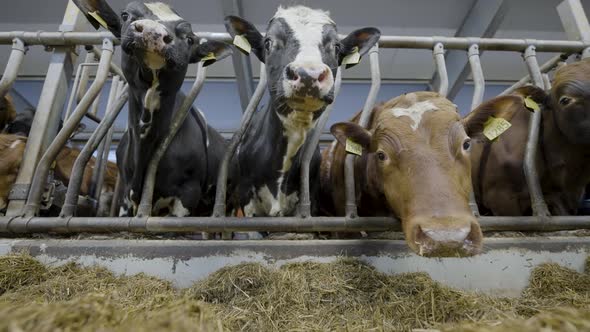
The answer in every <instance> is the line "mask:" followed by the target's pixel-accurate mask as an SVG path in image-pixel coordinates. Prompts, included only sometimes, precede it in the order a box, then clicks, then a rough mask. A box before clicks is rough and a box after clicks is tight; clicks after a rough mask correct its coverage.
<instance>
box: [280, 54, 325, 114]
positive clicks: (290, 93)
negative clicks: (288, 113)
mask: <svg viewBox="0 0 590 332" xmlns="http://www.w3.org/2000/svg"><path fill="white" fill-rule="evenodd" d="M333 90H334V77H333V75H332V70H331V69H330V67H328V66H326V65H325V64H323V63H321V64H315V63H295V62H292V63H290V64H288V65H287V66H286V67H285V72H284V73H283V92H284V96H285V98H286V99H287V105H289V107H291V108H292V109H294V110H302V111H317V110H320V109H321V108H323V107H325V106H326V105H329V104H331V103H332V102H333V101H334V91H333Z"/></svg>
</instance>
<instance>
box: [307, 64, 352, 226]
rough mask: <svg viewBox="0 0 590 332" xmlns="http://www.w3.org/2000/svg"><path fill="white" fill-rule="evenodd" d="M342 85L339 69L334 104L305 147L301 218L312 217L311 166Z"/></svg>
mask: <svg viewBox="0 0 590 332" xmlns="http://www.w3.org/2000/svg"><path fill="white" fill-rule="evenodd" d="M341 83H342V68H341V67H338V69H337V71H336V80H335V81H334V101H333V102H332V104H330V105H328V107H326V109H325V110H324V113H322V115H321V116H320V118H319V119H318V122H317V124H316V126H315V128H314V130H313V133H312V134H311V138H310V139H309V141H308V142H307V143H308V144H307V145H305V147H304V149H303V160H302V161H301V192H300V194H299V209H298V215H299V216H300V217H301V218H307V217H309V216H311V201H310V198H309V164H310V163H311V159H312V158H313V155H314V152H315V151H316V148H317V146H318V143H319V142H320V137H321V136H322V130H324V127H325V126H326V122H328V118H329V117H330V112H331V111H332V108H333V107H334V104H335V103H336V98H337V97H338V93H339V92H340V84H341Z"/></svg>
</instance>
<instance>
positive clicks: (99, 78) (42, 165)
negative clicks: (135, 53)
mask: <svg viewBox="0 0 590 332" xmlns="http://www.w3.org/2000/svg"><path fill="white" fill-rule="evenodd" d="M112 57H113V43H112V42H111V40H110V39H105V40H104V42H103V55H102V58H101V59H100V62H99V66H98V70H97V74H96V79H95V80H94V82H93V83H92V85H91V86H90V89H88V92H87V93H86V95H85V96H84V98H82V101H81V102H80V104H78V106H77V107H76V110H75V111H74V113H73V114H72V116H71V117H70V118H69V119H68V121H66V123H65V124H64V127H63V128H62V130H60V132H59V133H58V134H57V136H56V137H55V139H54V140H53V142H51V145H49V147H48V148H47V151H45V154H43V157H41V159H40V160H39V165H38V166H37V169H36V170H35V176H34V177H33V181H32V183H31V188H30V189H29V196H28V199H27V203H26V205H25V210H24V214H25V215H27V216H30V217H32V216H34V215H36V214H37V212H38V211H39V202H40V201H41V195H42V194H43V187H44V184H45V182H46V180H47V179H46V178H47V173H48V172H49V166H50V165H51V163H52V162H53V160H55V157H56V156H57V154H58V153H59V151H60V150H61V148H62V147H63V145H64V144H65V143H66V141H67V139H68V138H69V137H70V135H71V134H72V133H73V132H74V130H75V129H76V127H77V126H78V124H79V123H80V120H81V119H82V117H83V116H84V114H85V113H86V111H87V110H88V107H90V104H91V103H92V101H93V100H94V98H96V96H97V95H98V93H99V92H100V90H101V89H102V87H103V85H104V83H105V82H106V80H107V77H108V75H109V64H110V62H111V59H112Z"/></svg>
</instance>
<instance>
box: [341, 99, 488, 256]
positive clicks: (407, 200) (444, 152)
mask: <svg viewBox="0 0 590 332" xmlns="http://www.w3.org/2000/svg"><path fill="white" fill-rule="evenodd" d="M474 112H475V111H474ZM478 112H479V113H480V114H479V116H472V117H470V118H469V119H465V120H463V121H462V120H461V119H460V117H459V114H458V112H457V108H456V106H455V105H454V104H453V103H451V102H450V101H449V100H448V99H446V98H444V97H442V96H440V95H439V94H437V93H434V92H416V93H408V94H405V95H403V96H400V97H398V98H395V99H393V100H391V101H389V102H387V103H386V104H383V105H381V106H379V107H378V108H376V110H374V112H373V115H372V116H373V118H372V120H371V123H372V125H371V130H367V129H365V128H363V127H361V126H359V125H358V124H356V123H350V122H343V123H337V124H334V125H333V126H332V127H331V129H330V130H331V132H332V134H333V135H334V136H335V137H336V138H337V140H338V141H339V142H340V144H346V140H347V139H351V140H352V141H354V142H356V143H358V144H360V145H361V146H363V148H364V150H365V151H366V152H368V153H367V154H366V156H364V158H367V181H370V183H369V185H370V186H371V187H373V188H377V190H378V191H380V192H381V193H382V194H383V195H384V196H385V198H386V199H387V203H388V205H389V207H390V209H391V211H392V212H393V213H394V214H395V215H396V216H398V217H399V218H400V220H401V222H402V228H403V231H404V233H405V237H406V241H407V243H408V245H409V246H410V248H411V249H412V250H414V251H415V252H417V253H419V254H421V255H424V256H455V255H459V256H469V255H474V254H476V253H478V252H479V251H480V250H481V246H482V232H481V229H480V227H479V224H478V222H477V219H476V218H475V217H474V215H473V214H472V212H471V210H470V208H469V193H470V192H471V190H472V187H471V161H470V159H469V152H470V146H471V138H470V136H477V135H479V134H480V133H481V131H482V130H483V122H485V120H487V119H488V118H489V116H491V115H494V116H496V115H495V113H493V110H489V109H485V110H478ZM482 121H483V122H482Z"/></svg>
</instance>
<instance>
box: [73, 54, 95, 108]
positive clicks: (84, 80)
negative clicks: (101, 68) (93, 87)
mask: <svg viewBox="0 0 590 332" xmlns="http://www.w3.org/2000/svg"><path fill="white" fill-rule="evenodd" d="M94 62H96V57H95V55H94V53H92V50H89V49H88V47H86V58H85V59H84V63H94ZM89 80H90V68H89V67H87V66H84V67H83V68H82V73H81V75H80V82H79V84H80V85H79V86H80V87H79V88H78V91H73V92H72V93H73V94H74V95H75V96H76V103H79V102H80V100H82V97H84V93H86V89H87V88H88V81H89Z"/></svg>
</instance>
